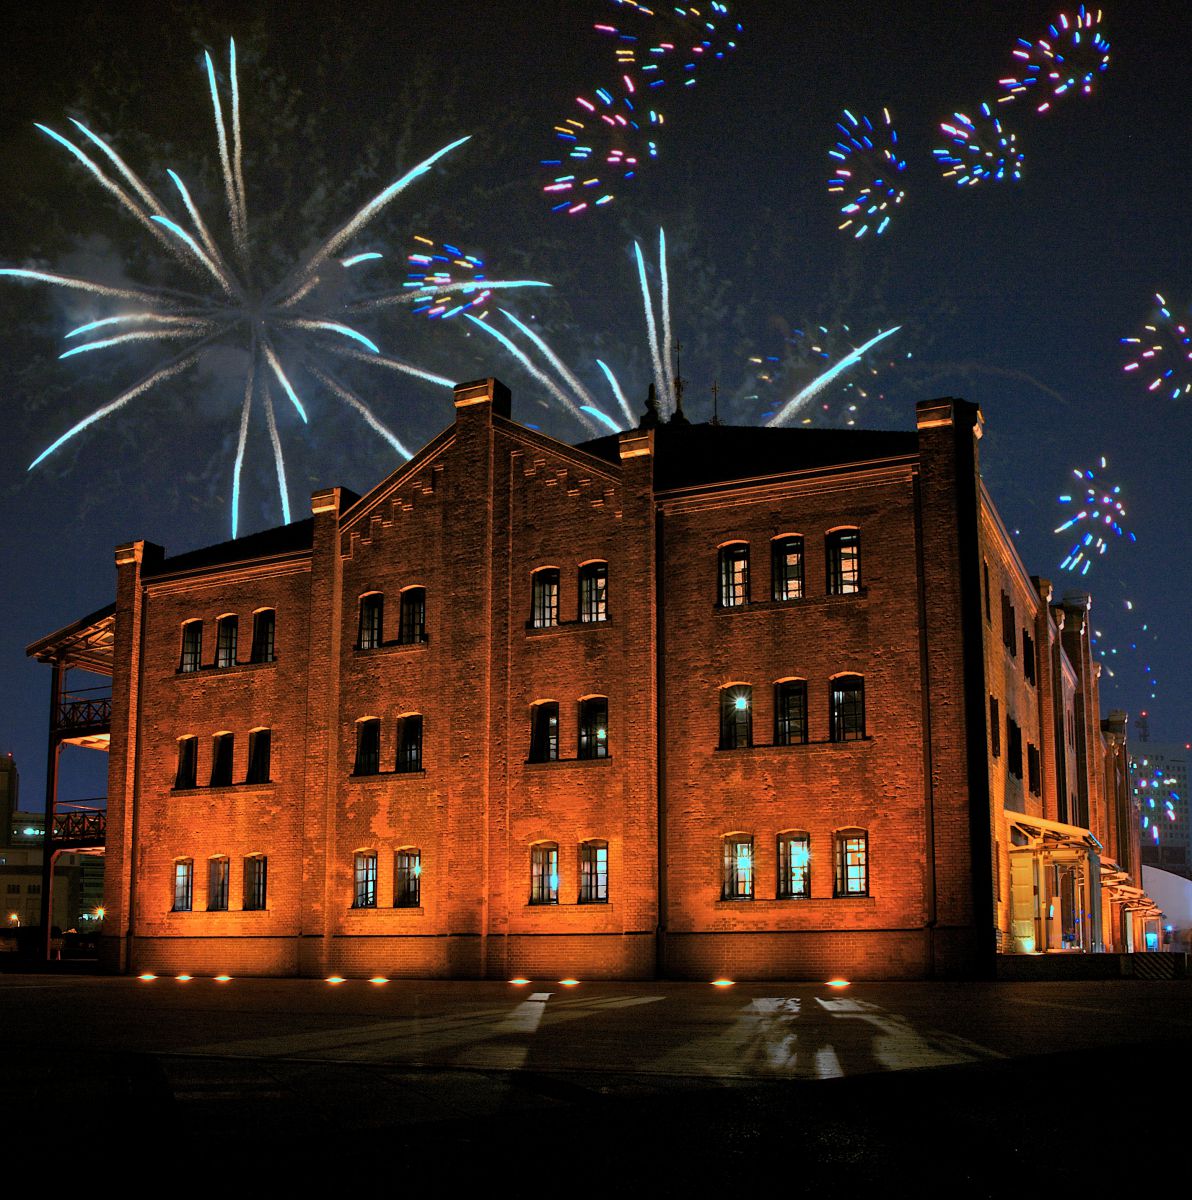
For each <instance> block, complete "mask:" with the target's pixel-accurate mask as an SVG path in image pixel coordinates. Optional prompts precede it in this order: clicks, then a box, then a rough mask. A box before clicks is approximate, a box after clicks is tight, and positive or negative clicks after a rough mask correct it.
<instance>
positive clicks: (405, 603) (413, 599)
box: [397, 587, 426, 646]
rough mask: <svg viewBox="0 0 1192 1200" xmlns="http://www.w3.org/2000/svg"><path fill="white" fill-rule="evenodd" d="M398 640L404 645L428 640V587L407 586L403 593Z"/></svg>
mask: <svg viewBox="0 0 1192 1200" xmlns="http://www.w3.org/2000/svg"><path fill="white" fill-rule="evenodd" d="M397 640H398V642H400V643H401V645H403V646H413V645H415V644H416V643H419V642H425V641H426V588H420V587H412V588H406V590H405V591H404V592H402V594H401V612H400V614H399V616H398V625H397Z"/></svg>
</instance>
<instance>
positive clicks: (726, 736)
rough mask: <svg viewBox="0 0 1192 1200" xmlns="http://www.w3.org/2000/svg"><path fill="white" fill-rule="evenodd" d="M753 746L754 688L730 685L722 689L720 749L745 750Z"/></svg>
mask: <svg viewBox="0 0 1192 1200" xmlns="http://www.w3.org/2000/svg"><path fill="white" fill-rule="evenodd" d="M752 745H753V688H752V687H750V686H749V684H747V683H730V684H729V685H728V686H727V687H722V688H721V689H720V749H721V750H743V749H744V748H745V747H746V746H752Z"/></svg>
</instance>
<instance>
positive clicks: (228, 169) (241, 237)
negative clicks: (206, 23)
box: [203, 42, 288, 524]
mask: <svg viewBox="0 0 1192 1200" xmlns="http://www.w3.org/2000/svg"><path fill="white" fill-rule="evenodd" d="M203 57H204V59H205V60H206V62H207V82H208V83H209V84H210V85H211V107H212V108H213V109H214V110H215V132H216V136H217V138H218V139H219V165H220V168H221V169H222V171H223V182H224V195H225V196H226V197H227V201H228V218H229V220H230V221H231V224H232V241H233V242H234V244H235V246H236V251H237V253H238V254H239V255H240V265H241V266H247V265H248V244H247V232H246V230H245V227H244V218H243V214H242V213H241V211H240V203H239V200H238V198H237V196H236V180H235V177H234V175H233V174H232V163H231V159H230V158H229V157H228V132H227V130H226V129H225V128H224V119H223V106H222V104H221V103H220V99H219V88H218V87H217V86H216V82H215V64H214V63H213V62H212V61H211V55H210V54H209V53H207V52H206V51H204V52H203ZM230 57H231V62H232V69H233V71H235V64H236V43H235V42H232V44H231V50H230ZM287 524H288V522H287Z"/></svg>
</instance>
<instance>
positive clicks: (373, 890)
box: [352, 850, 377, 908]
mask: <svg viewBox="0 0 1192 1200" xmlns="http://www.w3.org/2000/svg"><path fill="white" fill-rule="evenodd" d="M352 882H353V888H352V907H353V908H376V907H377V852H376V851H375V850H357V851H356V853H355V855H354V857H353V862H352Z"/></svg>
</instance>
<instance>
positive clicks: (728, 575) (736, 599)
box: [719, 542, 749, 608]
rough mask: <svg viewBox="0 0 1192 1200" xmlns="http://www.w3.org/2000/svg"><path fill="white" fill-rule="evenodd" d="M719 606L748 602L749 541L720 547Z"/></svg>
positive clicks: (728, 606) (724, 606) (731, 606)
mask: <svg viewBox="0 0 1192 1200" xmlns="http://www.w3.org/2000/svg"><path fill="white" fill-rule="evenodd" d="M719 562H720V607H721V608H740V606H741V605H742V604H748V603H749V543H748V542H733V544H732V545H731V546H721V547H720V556H719Z"/></svg>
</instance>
